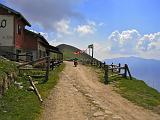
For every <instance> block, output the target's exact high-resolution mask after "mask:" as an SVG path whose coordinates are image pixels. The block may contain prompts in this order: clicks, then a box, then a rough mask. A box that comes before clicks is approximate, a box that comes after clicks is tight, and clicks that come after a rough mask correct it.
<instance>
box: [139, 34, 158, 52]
mask: <svg viewBox="0 0 160 120" xmlns="http://www.w3.org/2000/svg"><path fill="white" fill-rule="evenodd" d="M136 47H137V49H139V50H141V51H144V52H145V51H150V50H160V32H158V33H154V34H147V35H144V36H143V37H142V38H141V39H140V40H139V42H138V44H137V46H136Z"/></svg>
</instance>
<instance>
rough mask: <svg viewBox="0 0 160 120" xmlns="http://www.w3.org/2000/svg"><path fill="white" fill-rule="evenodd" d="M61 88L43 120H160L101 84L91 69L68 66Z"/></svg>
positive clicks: (54, 93)
mask: <svg viewBox="0 0 160 120" xmlns="http://www.w3.org/2000/svg"><path fill="white" fill-rule="evenodd" d="M65 63H66V68H65V69H64V71H63V72H62V73H61V75H60V80H59V83H58V84H57V86H56V87H55V88H54V89H53V90H52V92H51V94H50V96H49V98H48V99H47V100H46V101H45V102H44V110H43V114H42V117H41V120H160V115H158V114H155V113H153V112H152V111H149V110H146V109H144V108H142V107H139V106H136V105H134V104H133V103H131V102H129V101H128V100H126V99H125V98H122V97H121V96H120V95H119V94H117V93H115V92H114V91H113V88H112V87H111V86H108V85H104V84H102V83H100V82H99V78H98V76H97V73H96V72H94V71H93V70H92V69H91V68H89V67H86V66H83V65H78V67H73V63H72V62H65Z"/></svg>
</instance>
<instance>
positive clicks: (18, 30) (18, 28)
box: [17, 25, 22, 35]
mask: <svg viewBox="0 0 160 120" xmlns="http://www.w3.org/2000/svg"><path fill="white" fill-rule="evenodd" d="M21 31H22V27H21V26H20V25H17V34H18V35H21Z"/></svg>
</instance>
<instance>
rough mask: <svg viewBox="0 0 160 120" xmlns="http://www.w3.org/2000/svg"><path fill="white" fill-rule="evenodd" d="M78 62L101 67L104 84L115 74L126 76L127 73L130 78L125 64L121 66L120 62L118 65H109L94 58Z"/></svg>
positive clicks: (130, 76) (115, 75)
mask: <svg viewBox="0 0 160 120" xmlns="http://www.w3.org/2000/svg"><path fill="white" fill-rule="evenodd" d="M80 62H81V63H82V64H87V65H92V66H96V67H98V68H101V69H103V70H104V83H105V84H108V83H109V81H110V79H111V78H113V77H117V76H121V77H124V78H127V75H128V76H129V78H130V79H131V80H132V75H131V72H130V70H129V67H128V65H127V64H124V66H121V64H120V63H119V64H118V65H115V64H113V63H112V64H111V65H107V64H106V63H105V62H101V61H98V60H96V59H93V60H82V61H80Z"/></svg>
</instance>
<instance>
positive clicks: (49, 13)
mask: <svg viewBox="0 0 160 120" xmlns="http://www.w3.org/2000/svg"><path fill="white" fill-rule="evenodd" d="M80 1H83V0H76V1H75V0H6V4H7V5H9V6H12V8H18V9H19V10H20V11H21V12H22V13H23V14H24V15H25V16H26V17H27V19H29V20H30V21H32V22H33V23H38V24H40V25H41V26H42V27H43V28H44V29H45V30H50V31H57V26H55V24H58V23H59V21H61V20H65V19H68V18H74V19H76V20H79V19H83V15H82V14H81V13H79V12H77V11H75V10H74V9H73V8H74V7H73V6H75V5H78V4H79V3H80ZM58 30H59V29H58Z"/></svg>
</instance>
